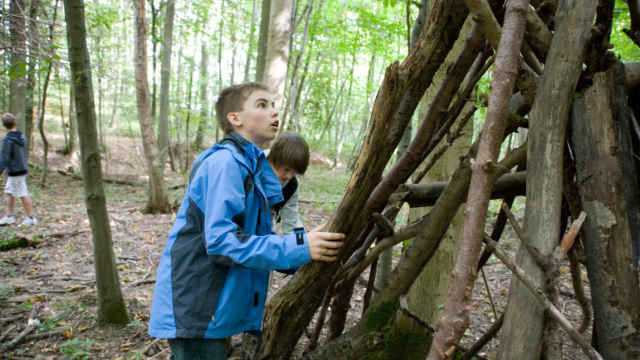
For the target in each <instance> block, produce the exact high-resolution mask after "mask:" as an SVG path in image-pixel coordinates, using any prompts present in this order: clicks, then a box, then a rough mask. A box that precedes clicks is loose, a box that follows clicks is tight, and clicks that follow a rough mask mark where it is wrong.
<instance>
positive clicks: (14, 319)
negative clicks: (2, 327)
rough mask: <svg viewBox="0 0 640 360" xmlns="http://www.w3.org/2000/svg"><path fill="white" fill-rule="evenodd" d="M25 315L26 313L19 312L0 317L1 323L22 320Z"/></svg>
mask: <svg viewBox="0 0 640 360" xmlns="http://www.w3.org/2000/svg"><path fill="white" fill-rule="evenodd" d="M23 315H24V314H18V315H13V316H8V317H5V318H0V324H2V323H6V322H12V321H16V320H20V319H22V317H23Z"/></svg>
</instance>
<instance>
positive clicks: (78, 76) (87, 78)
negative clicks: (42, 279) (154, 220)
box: [64, 0, 129, 324]
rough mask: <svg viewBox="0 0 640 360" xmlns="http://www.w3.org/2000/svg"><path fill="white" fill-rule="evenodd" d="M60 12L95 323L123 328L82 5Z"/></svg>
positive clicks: (70, 1) (71, 3)
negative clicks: (78, 154) (95, 307)
mask: <svg viewBox="0 0 640 360" xmlns="http://www.w3.org/2000/svg"><path fill="white" fill-rule="evenodd" d="M64 11H65V19H66V22H67V39H68V43H69V60H70V62H71V73H72V79H73V80H72V82H71V83H72V84H73V86H74V87H75V88H76V91H75V92H74V93H75V95H76V115H77V117H78V120H79V121H78V125H79V128H80V129H79V132H80V133H81V134H82V136H80V152H81V154H82V177H83V179H84V186H85V204H86V207H87V215H88V217H89V223H90V225H91V234H92V240H93V258H94V265H95V271H96V286H97V288H98V322H100V323H113V324H126V323H127V322H128V321H129V320H128V317H127V311H126V308H125V304H124V300H123V298H122V293H121V291H120V283H119V280H118V272H117V269H116V265H115V257H114V254H113V245H112V242H111V228H110V226H109V214H108V213H107V206H106V200H105V195H104V188H103V185H102V165H101V161H100V158H101V157H100V151H99V149H98V135H97V131H96V113H95V105H94V100H93V89H92V85H91V64H90V60H89V51H88V49H87V38H86V27H85V20H84V19H85V15H84V5H83V1H82V0H65V1H64Z"/></svg>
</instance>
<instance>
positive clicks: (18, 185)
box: [0, 113, 38, 226]
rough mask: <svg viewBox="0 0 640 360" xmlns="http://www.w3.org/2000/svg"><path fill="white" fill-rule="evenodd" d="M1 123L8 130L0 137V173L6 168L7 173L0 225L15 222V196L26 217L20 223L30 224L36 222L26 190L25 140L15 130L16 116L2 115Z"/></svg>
mask: <svg viewBox="0 0 640 360" xmlns="http://www.w3.org/2000/svg"><path fill="white" fill-rule="evenodd" d="M2 124H3V125H4V127H5V128H6V129H7V130H9V132H8V133H7V135H5V137H4V138H3V139H2V153H0V175H1V174H2V173H3V172H4V171H5V170H7V174H8V175H9V176H8V178H7V185H6V186H5V188H4V193H5V194H7V202H8V205H7V212H6V214H5V215H4V217H2V219H0V225H9V224H13V223H15V222H16V217H15V216H14V214H15V206H16V198H20V200H21V201H22V205H23V206H24V211H25V213H27V217H26V218H24V220H22V223H21V224H20V225H23V226H31V225H34V224H37V223H38V220H37V219H36V217H35V216H33V207H32V206H31V198H30V197H29V191H28V190H27V172H28V171H27V156H26V150H25V144H26V140H25V137H24V134H22V133H21V132H20V131H18V130H16V129H15V128H16V118H15V116H13V114H10V113H6V114H4V115H2Z"/></svg>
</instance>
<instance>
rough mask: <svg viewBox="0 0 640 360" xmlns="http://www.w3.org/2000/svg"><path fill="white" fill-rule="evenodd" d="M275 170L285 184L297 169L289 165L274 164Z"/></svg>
mask: <svg viewBox="0 0 640 360" xmlns="http://www.w3.org/2000/svg"><path fill="white" fill-rule="evenodd" d="M273 172H274V173H276V176H277V177H278V180H280V182H281V183H283V184H284V183H286V182H287V181H289V180H291V178H293V177H294V176H295V175H296V171H295V170H293V169H292V168H290V167H288V166H273Z"/></svg>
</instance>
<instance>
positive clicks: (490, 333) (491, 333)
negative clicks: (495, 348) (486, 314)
mask: <svg viewBox="0 0 640 360" xmlns="http://www.w3.org/2000/svg"><path fill="white" fill-rule="evenodd" d="M503 322H504V313H502V315H500V318H499V319H497V320H496V322H494V323H493V325H491V327H490V328H489V330H487V332H486V333H484V335H482V337H480V339H478V341H476V342H475V343H474V344H473V345H471V347H470V348H469V351H467V352H466V353H465V354H464V356H462V359H461V360H471V359H473V357H474V355H475V354H476V353H477V352H478V351H480V349H482V348H483V347H484V346H485V345H487V343H488V342H489V341H491V339H493V338H494V337H495V336H496V334H497V333H498V331H500V328H501V327H502V323H503Z"/></svg>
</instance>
